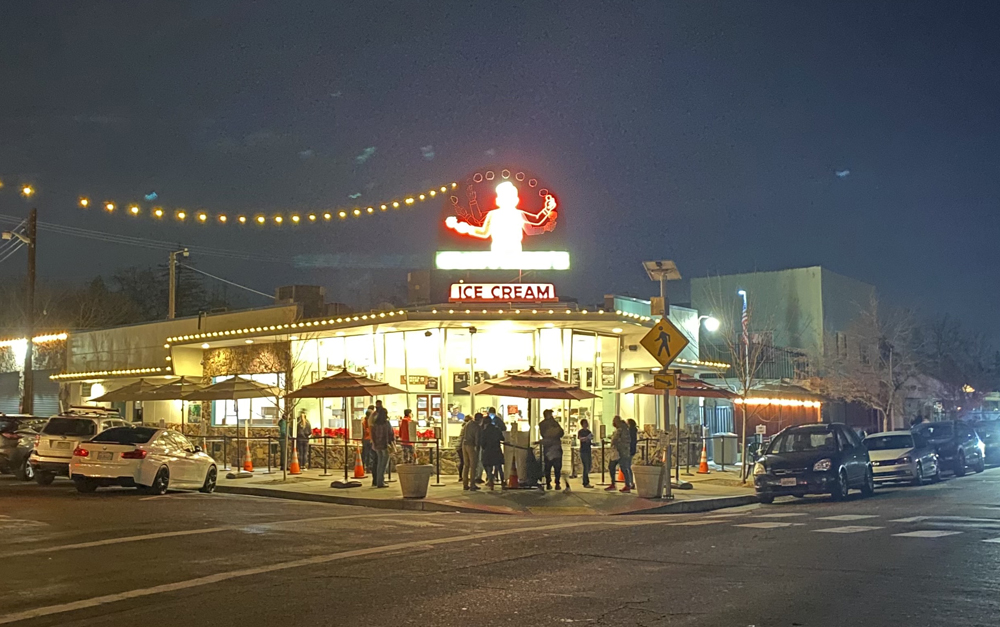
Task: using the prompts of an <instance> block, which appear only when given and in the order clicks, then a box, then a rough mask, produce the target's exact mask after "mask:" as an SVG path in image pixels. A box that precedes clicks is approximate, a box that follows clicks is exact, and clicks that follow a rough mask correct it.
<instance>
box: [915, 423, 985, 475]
mask: <svg viewBox="0 0 1000 627" xmlns="http://www.w3.org/2000/svg"><path fill="white" fill-rule="evenodd" d="M912 431H913V433H916V434H918V435H921V436H923V437H924V438H925V439H926V440H927V442H928V443H929V444H930V445H931V446H933V447H934V449H935V451H936V452H937V455H938V463H940V464H941V469H942V470H950V471H952V472H953V473H955V476H957V477H962V476H964V475H965V471H966V468H972V469H973V470H975V471H976V472H983V471H984V470H986V445H984V444H983V441H982V440H980V439H979V436H978V435H977V434H976V430H975V429H973V428H972V425H970V424H967V423H964V422H962V421H961V420H944V421H941V422H922V423H920V424H918V425H916V426H915V427H913V429H912Z"/></svg>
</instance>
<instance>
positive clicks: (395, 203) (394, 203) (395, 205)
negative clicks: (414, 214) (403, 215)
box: [392, 200, 399, 209]
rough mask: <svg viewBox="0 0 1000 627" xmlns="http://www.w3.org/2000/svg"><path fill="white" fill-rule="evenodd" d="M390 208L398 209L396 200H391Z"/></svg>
mask: <svg viewBox="0 0 1000 627" xmlns="http://www.w3.org/2000/svg"><path fill="white" fill-rule="evenodd" d="M392 208H393V209H399V201H398V200H394V201H392Z"/></svg>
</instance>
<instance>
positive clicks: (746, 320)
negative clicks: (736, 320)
mask: <svg viewBox="0 0 1000 627" xmlns="http://www.w3.org/2000/svg"><path fill="white" fill-rule="evenodd" d="M742 323H743V343H744V344H747V343H748V342H749V341H750V333H749V332H748V327H749V326H750V313H749V312H748V311H747V299H746V296H744V297H743V319H742Z"/></svg>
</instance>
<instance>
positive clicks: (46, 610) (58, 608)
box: [0, 521, 658, 625]
mask: <svg viewBox="0 0 1000 627" xmlns="http://www.w3.org/2000/svg"><path fill="white" fill-rule="evenodd" d="M657 522H658V521H635V522H631V521H629V522H625V523H624V524H625V525H627V526H633V525H634V526H638V525H646V524H656V523H657ZM601 524H602V521H584V522H571V523H558V524H554V525H540V526H537V527H527V528H525V527H514V528H511V529H499V530H495V531H484V532H478V533H476V534H475V535H474V536H470V535H469V534H468V533H463V534H460V535H457V536H448V537H446V538H434V539H431V540H413V541H411V542H400V543H397V544H386V545H382V546H375V547H370V548H366V549H353V550H350V551H340V552H338V553H327V554H324V555H314V556H312V557H306V558H303V559H297V560H292V561H289V562H279V563H277V564H270V565H268V566H257V567H255V568H241V569H238V570H231V571H228V572H222V573H216V574H214V575H207V576H204V577H196V578H194V579H188V580H185V581H176V582H174V583H166V584H161V585H158V586H151V587H149V588H137V589H135V590H126V591H125V592H118V593H115V594H106V595H103V596H99V597H93V598H90V599H81V600H79V601H72V602H69V603H60V604H58V605H49V606H46V607H38V608H35V609H31V610H24V611H21V612H14V613H11V614H4V615H0V625H8V624H10V623H16V622H18V621H22V620H30V619H33V618H40V617H42V616H52V615H54V614H64V613H66V612H75V611H77V610H84V609H88V608H92V607H98V606H101V605H107V604H109V603H118V602H120V601H127V600H129V599H138V598H142V597H147V596H152V595H156V594H165V593H168V592H177V591H179V590H189V589H191V588H198V587H201V586H210V585H212V584H217V583H222V582H224V581H230V580H232V579H239V578H242V577H255V576H258V575H266V574H269V573H275V572H280V571H284V570H289V569H292V568H301V567H304V566H316V565H318V564H328V563H330V562H336V561H340V560H345V559H349V558H352V557H366V556H370V555H378V554H381V553H392V552H395V551H402V550H406V549H414V548H422V547H428V548H429V547H434V546H438V545H443V544H454V543H458V542H469V539H470V537H474V538H475V539H476V540H482V539H484V538H497V537H501V536H508V535H515V534H524V533H530V532H539V531H557V530H560V529H572V528H575V527H585V526H596V525H601ZM619 524H622V523H619Z"/></svg>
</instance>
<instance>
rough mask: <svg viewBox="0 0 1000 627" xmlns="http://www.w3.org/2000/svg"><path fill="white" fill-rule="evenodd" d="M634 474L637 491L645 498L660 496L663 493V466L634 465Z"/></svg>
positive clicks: (637, 493) (638, 494) (664, 474)
mask: <svg viewBox="0 0 1000 627" xmlns="http://www.w3.org/2000/svg"><path fill="white" fill-rule="evenodd" d="M632 476H633V477H635V492H636V495H637V496H640V497H642V498H644V499H652V498H659V497H660V495H661V494H663V480H662V479H663V477H665V476H666V473H664V472H663V467H662V466H659V465H657V466H632Z"/></svg>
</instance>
